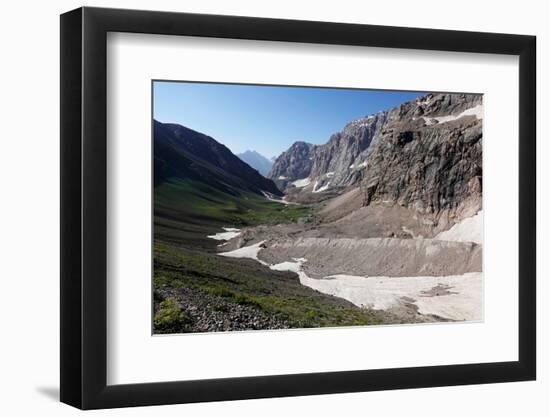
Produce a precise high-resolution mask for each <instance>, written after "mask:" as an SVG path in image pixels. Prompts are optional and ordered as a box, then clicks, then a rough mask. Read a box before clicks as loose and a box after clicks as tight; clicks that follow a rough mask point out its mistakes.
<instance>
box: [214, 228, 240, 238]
mask: <svg viewBox="0 0 550 417" xmlns="http://www.w3.org/2000/svg"><path fill="white" fill-rule="evenodd" d="M222 229H223V230H225V232H220V233H216V234H215V235H209V236H207V237H209V238H210V239H214V240H231V239H233V238H234V237H237V236H239V235H240V234H241V232H240V229H235V228H234V227H222Z"/></svg>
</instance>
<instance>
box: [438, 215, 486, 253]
mask: <svg viewBox="0 0 550 417" xmlns="http://www.w3.org/2000/svg"><path fill="white" fill-rule="evenodd" d="M434 239H437V240H448V241H451V242H474V243H477V244H479V245H481V244H482V243H483V210H480V211H479V212H478V213H477V214H476V215H475V216H472V217H468V218H466V219H463V220H461V221H460V222H458V223H456V224H455V225H454V226H453V227H451V228H450V229H449V230H446V231H444V232H441V233H439V234H438V235H437V236H436V237H435V238H434Z"/></svg>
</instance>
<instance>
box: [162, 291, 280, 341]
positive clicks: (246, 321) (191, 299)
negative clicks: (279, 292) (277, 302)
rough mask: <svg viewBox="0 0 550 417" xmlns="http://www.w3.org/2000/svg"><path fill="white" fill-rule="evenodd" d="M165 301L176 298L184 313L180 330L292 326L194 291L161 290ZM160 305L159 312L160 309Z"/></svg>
mask: <svg viewBox="0 0 550 417" xmlns="http://www.w3.org/2000/svg"><path fill="white" fill-rule="evenodd" d="M158 295H159V296H160V297H161V298H162V299H174V300H176V301H177V303H178V304H179V307H180V308H181V312H182V313H183V317H182V320H181V322H180V324H181V328H180V329H179V331H184V332H193V333H196V332H199V333H200V332H221V331H229V330H275V329H288V328H289V327H290V324H289V323H288V322H286V321H285V320H282V319H280V318H278V317H276V316H273V315H268V314H265V313H264V312H262V311H261V310H260V309H258V308H257V307H254V306H251V305H246V304H245V305H243V304H237V303H234V302H231V301H229V299H228V298H224V297H221V296H215V295H212V294H209V293H208V292H206V291H201V290H197V289H193V288H169V289H161V290H159V291H158ZM159 304H160V303H157V307H156V311H157V312H158V311H159V309H160V305H159Z"/></svg>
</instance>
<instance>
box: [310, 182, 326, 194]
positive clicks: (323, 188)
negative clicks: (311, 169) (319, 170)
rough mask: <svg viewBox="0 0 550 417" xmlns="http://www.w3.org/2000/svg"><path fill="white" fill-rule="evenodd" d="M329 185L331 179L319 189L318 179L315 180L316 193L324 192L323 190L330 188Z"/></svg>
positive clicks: (314, 190)
mask: <svg viewBox="0 0 550 417" xmlns="http://www.w3.org/2000/svg"><path fill="white" fill-rule="evenodd" d="M329 186H330V181H329V182H327V183H326V184H325V185H323V186H322V187H321V188H319V189H317V181H315V186H314V187H313V192H314V193H322V192H323V191H326V190H328V188H329Z"/></svg>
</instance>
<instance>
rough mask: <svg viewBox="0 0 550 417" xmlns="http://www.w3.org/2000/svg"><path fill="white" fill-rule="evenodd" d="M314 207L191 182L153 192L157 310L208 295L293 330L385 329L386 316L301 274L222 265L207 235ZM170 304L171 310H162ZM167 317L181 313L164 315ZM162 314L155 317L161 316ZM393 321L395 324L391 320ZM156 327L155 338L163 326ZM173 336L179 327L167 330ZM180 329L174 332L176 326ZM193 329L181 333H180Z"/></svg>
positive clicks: (234, 262)
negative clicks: (168, 297) (169, 299)
mask: <svg viewBox="0 0 550 417" xmlns="http://www.w3.org/2000/svg"><path fill="white" fill-rule="evenodd" d="M310 211H311V208H310V207H306V206H296V205H287V206H285V205H283V204H280V203H276V202H270V201H268V200H266V199H264V198H262V197H260V196H257V195H255V194H252V193H249V194H247V193H241V194H240V195H239V194H238V192H237V191H235V195H228V194H226V193H222V192H219V191H217V190H216V189H214V188H212V187H209V186H207V185H204V184H200V183H193V182H191V181H181V180H178V181H173V182H168V183H164V184H162V185H160V186H158V187H157V188H156V189H155V245H154V254H155V261H154V262H155V268H154V286H155V297H156V301H157V306H158V305H159V303H160V302H161V301H162V296H161V295H160V294H162V293H165V291H164V290H167V289H171V288H178V287H185V288H192V289H196V290H200V291H206V292H208V293H209V294H211V295H213V296H217V297H220V298H221V299H223V301H224V302H227V303H236V304H242V305H248V306H253V307H255V308H257V309H258V310H260V311H262V312H263V313H266V314H269V315H274V316H276V317H278V318H280V319H281V320H284V321H286V322H287V323H289V324H290V326H291V327H320V326H346V325H347V326H349V325H365V324H376V323H380V322H382V321H384V322H388V319H389V318H388V317H387V316H384V317H382V315H381V313H378V312H372V311H369V310H365V309H359V308H357V307H355V306H354V305H353V304H351V303H349V302H347V301H345V300H343V299H339V298H336V297H331V296H328V295H325V294H321V293H319V292H317V291H314V290H312V289H310V288H307V287H304V286H302V285H301V284H300V283H299V280H298V277H297V276H296V274H293V273H288V272H276V271H272V270H270V269H269V268H267V267H265V266H262V265H260V264H258V263H257V262H255V261H253V260H245V259H231V258H224V257H221V256H218V255H216V254H215V249H216V244H217V243H219V242H217V241H214V240H212V239H208V238H206V235H208V234H212V233H216V232H219V231H221V227H222V226H233V227H242V226H249V225H256V224H270V223H280V222H291V221H295V220H297V219H298V218H300V217H303V216H305V215H307V214H308V213H309V212H310ZM165 304H166V303H165ZM160 313H162V314H164V315H165V316H166V317H176V316H178V312H177V311H176V312H173V311H169V310H166V309H165V310H163V311H162V312H160ZM160 313H159V312H157V315H158V314H160ZM390 321H391V319H390ZM158 322H159V321H158V320H157V321H155V329H156V331H157V332H161V331H162V327H161V326H160V325H158ZM165 328H167V329H170V330H169V331H168V332H174V331H177V330H174V326H170V323H168V326H167V327H165ZM176 328H177V326H176ZM186 329H188V327H186V326H183V325H182V326H180V328H179V331H186Z"/></svg>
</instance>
